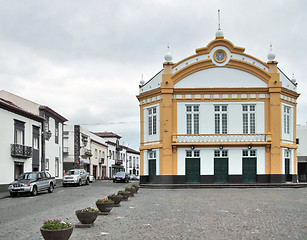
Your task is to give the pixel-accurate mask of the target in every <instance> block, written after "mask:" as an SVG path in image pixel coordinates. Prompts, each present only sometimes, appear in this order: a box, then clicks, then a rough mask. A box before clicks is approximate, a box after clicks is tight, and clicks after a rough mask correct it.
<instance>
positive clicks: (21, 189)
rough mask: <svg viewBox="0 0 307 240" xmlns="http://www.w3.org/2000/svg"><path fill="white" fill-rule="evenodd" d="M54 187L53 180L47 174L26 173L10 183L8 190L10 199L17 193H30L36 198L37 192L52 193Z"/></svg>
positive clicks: (54, 182) (54, 181)
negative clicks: (45, 191)
mask: <svg viewBox="0 0 307 240" xmlns="http://www.w3.org/2000/svg"><path fill="white" fill-rule="evenodd" d="M55 186H56V180H55V178H54V177H51V175H50V174H49V173H47V172H26V173H22V174H21V175H20V176H19V177H18V178H17V179H16V180H15V181H14V182H12V183H10V184H9V187H8V190H9V192H10V195H11V197H16V196H17V194H18V193H31V195H33V196H36V195H37V193H38V192H40V191H44V190H47V191H48V192H49V193H52V192H53V189H54V187H55Z"/></svg>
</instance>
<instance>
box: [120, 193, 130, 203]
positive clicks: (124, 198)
mask: <svg viewBox="0 0 307 240" xmlns="http://www.w3.org/2000/svg"><path fill="white" fill-rule="evenodd" d="M118 194H119V195H122V196H123V201H128V198H129V197H130V192H128V191H118Z"/></svg>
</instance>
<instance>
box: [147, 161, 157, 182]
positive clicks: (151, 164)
mask: <svg viewBox="0 0 307 240" xmlns="http://www.w3.org/2000/svg"><path fill="white" fill-rule="evenodd" d="M148 168H149V169H148V172H149V182H155V181H156V160H149V161H148Z"/></svg>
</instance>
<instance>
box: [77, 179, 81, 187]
mask: <svg viewBox="0 0 307 240" xmlns="http://www.w3.org/2000/svg"><path fill="white" fill-rule="evenodd" d="M81 185H82V182H81V179H79V182H78V186H79V187H80V186H81Z"/></svg>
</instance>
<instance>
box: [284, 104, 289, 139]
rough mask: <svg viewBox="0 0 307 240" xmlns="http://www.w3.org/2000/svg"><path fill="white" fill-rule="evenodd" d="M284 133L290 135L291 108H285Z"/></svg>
mask: <svg viewBox="0 0 307 240" xmlns="http://www.w3.org/2000/svg"><path fill="white" fill-rule="evenodd" d="M284 133H286V134H290V107H288V106H284Z"/></svg>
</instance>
